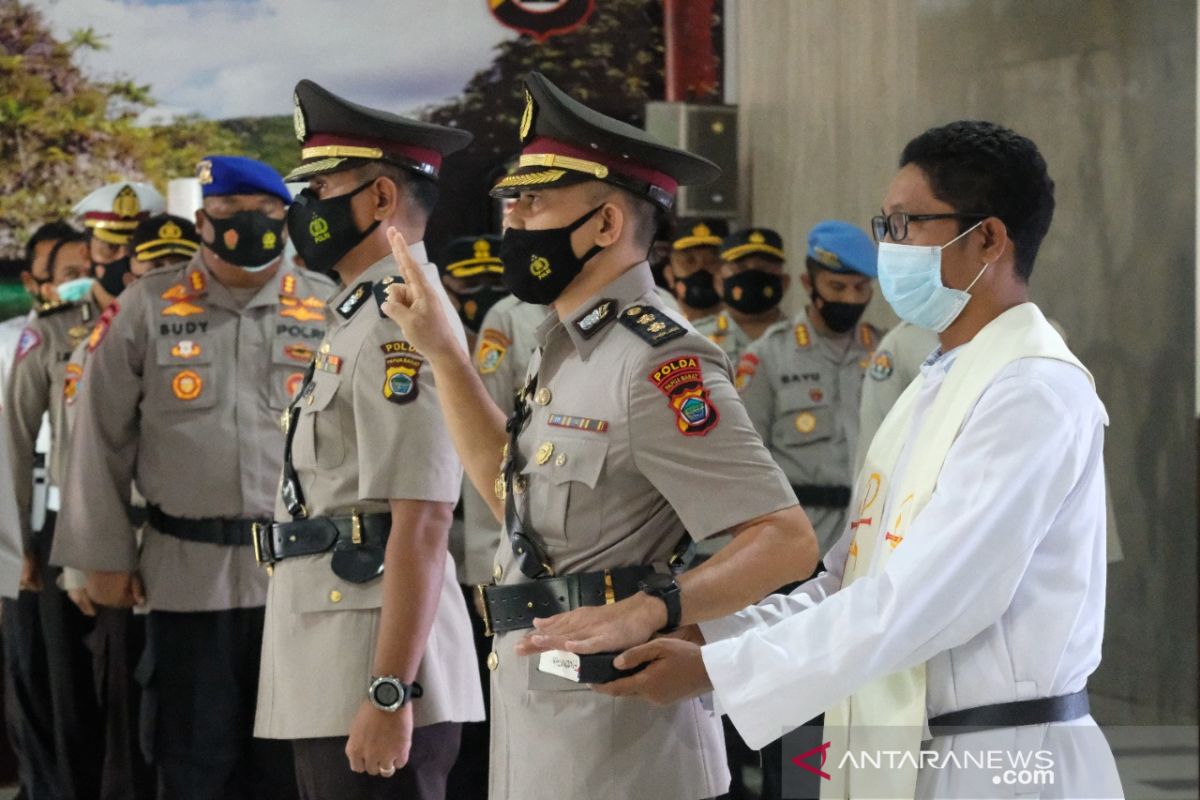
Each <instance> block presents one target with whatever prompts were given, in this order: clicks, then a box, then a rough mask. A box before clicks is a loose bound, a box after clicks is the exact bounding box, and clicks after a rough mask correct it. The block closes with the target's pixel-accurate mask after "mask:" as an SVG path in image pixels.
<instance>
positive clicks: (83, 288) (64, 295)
mask: <svg viewBox="0 0 1200 800" xmlns="http://www.w3.org/2000/svg"><path fill="white" fill-rule="evenodd" d="M95 282H96V279H95V278H90V277H88V278H75V279H74V280H70V281H63V282H62V283H60V284H59V285H58V286H55V287H54V290H55V291H56V292H58V299H59V300H62V301H63V302H64V303H79V302H82V301H84V300H86V299H87V297H88V295H89V294H90V293H91V291H92V284H93V283H95Z"/></svg>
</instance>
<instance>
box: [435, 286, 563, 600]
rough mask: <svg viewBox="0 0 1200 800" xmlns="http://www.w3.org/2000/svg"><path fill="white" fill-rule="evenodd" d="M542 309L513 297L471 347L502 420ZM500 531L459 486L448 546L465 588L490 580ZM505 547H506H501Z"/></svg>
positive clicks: (493, 313)
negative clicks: (456, 523) (455, 526)
mask: <svg viewBox="0 0 1200 800" xmlns="http://www.w3.org/2000/svg"><path fill="white" fill-rule="evenodd" d="M544 319H546V307H545V306H537V305H533V304H532V303H523V302H521V301H520V300H518V299H517V298H515V297H513V296H511V295H510V296H508V297H506V298H504V299H503V300H500V301H498V302H497V303H496V304H495V305H494V306H492V308H491V309H490V310H489V311H488V313H487V316H485V317H484V319H483V323H482V325H481V326H480V334H479V340H478V341H477V342H476V343H475V369H477V370H478V371H479V377H480V378H482V380H483V385H484V387H486V388H487V392H488V394H489V395H491V397H492V399H493V400H495V401H496V405H498V406H500V409H501V410H502V411H503V412H504V413H505V414H511V413H512V411H513V396H514V395H515V394H516V392H517V390H518V389H520V388H521V387H522V386H523V385H524V384H525V373H526V372H527V371H528V369H529V359H530V356H532V355H533V351H534V349H535V348H536V347H537V339H536V335H537V327H538V325H540V324H541V323H542V321H543V320H544ZM500 530H501V525H500V523H499V522H498V521H497V520H496V517H495V516H493V515H492V510H491V509H490V508H489V507H488V505H487V503H486V502H485V501H484V499H483V498H482V497H480V496H479V493H478V492H477V491H475V487H474V486H473V485H472V484H471V482H470V481H463V528H462V536H461V538H458V539H457V540H453V539H452V540H451V550H450V552H451V553H453V554H454V558H455V560H456V561H457V562H458V581H459V583H462V584H465V585H467V586H474V585H476V584H480V583H487V582H489V581H491V579H492V564H493V563H494V562H495V560H496V547H497V546H499V545H500ZM504 546H505V547H507V546H508V545H507V543H505V545H504Z"/></svg>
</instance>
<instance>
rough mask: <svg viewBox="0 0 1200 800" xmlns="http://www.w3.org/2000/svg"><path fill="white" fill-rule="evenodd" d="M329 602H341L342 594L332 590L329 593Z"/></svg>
mask: <svg viewBox="0 0 1200 800" xmlns="http://www.w3.org/2000/svg"><path fill="white" fill-rule="evenodd" d="M329 602H331V603H340V602H342V593H341V592H339V591H338V590H337V589H334V590H333V591H331V592H330V593H329Z"/></svg>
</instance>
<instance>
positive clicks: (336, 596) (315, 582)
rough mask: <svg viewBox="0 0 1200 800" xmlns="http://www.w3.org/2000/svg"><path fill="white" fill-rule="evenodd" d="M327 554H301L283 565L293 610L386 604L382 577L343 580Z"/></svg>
mask: <svg viewBox="0 0 1200 800" xmlns="http://www.w3.org/2000/svg"><path fill="white" fill-rule="evenodd" d="M329 561H330V556H329V555H328V554H321V555H314V556H301V557H299V558H296V559H292V560H289V561H288V562H286V563H285V564H284V565H283V568H284V569H287V570H288V571H289V572H290V574H289V575H287V576H286V577H287V578H288V581H287V586H288V589H289V592H288V593H289V594H290V595H291V597H290V599H291V607H292V612H293V613H296V614H313V613H319V612H325V611H369V610H374V609H378V608H380V607H382V605H383V577H382V576H380V577H378V578H375V579H374V580H371V581H368V582H366V583H351V582H350V581H346V580H342V579H341V578H339V577H338V576H337V575H336V574H334V571H333V569H331V568H330V565H329Z"/></svg>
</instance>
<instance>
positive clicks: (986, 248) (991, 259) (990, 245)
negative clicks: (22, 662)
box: [979, 217, 1012, 264]
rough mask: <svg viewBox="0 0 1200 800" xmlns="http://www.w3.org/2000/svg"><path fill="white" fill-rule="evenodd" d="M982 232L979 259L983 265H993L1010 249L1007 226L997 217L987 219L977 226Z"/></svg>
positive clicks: (1010, 243)
mask: <svg viewBox="0 0 1200 800" xmlns="http://www.w3.org/2000/svg"><path fill="white" fill-rule="evenodd" d="M979 230H980V231H982V232H983V247H982V251H981V252H980V257H981V258H983V263H985V264H994V263H995V262H997V261H999V260H1000V258H1001V257H1002V256H1003V255H1005V253H1006V252H1007V251H1008V250H1009V249H1010V248H1011V247H1012V242H1010V241H1009V239H1008V226H1006V225H1005V224H1004V223H1003V222H1002V221H1001V220H1000V218H999V217H988V218H987V219H985V220H984V221H983V223H982V224H981V225H980V226H979Z"/></svg>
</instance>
